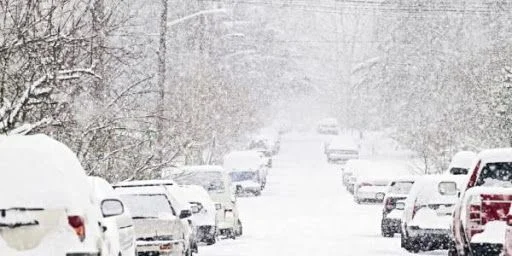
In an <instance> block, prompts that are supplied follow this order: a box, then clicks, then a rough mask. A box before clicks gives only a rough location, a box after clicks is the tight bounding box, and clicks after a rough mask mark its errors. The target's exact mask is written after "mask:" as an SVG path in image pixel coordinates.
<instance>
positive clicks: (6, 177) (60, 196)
mask: <svg viewBox="0 0 512 256" xmlns="http://www.w3.org/2000/svg"><path fill="white" fill-rule="evenodd" d="M0 170H2V178H1V179H0V193H1V194H2V195H9V196H3V197H2V200H0V208H10V207H13V206H18V207H20V206H30V207H43V208H47V207H52V208H61V207H65V208H68V209H70V208H71V209H76V210H77V211H80V209H84V207H87V202H90V200H89V196H90V186H89V184H88V183H87V176H86V174H85V171H84V169H83V168H82V166H81V164H80V162H79V160H78V158H77V157H76V155H75V153H73V151H71V149H69V148H68V147H67V146H66V145H64V144H63V143H61V142H58V141H56V140H54V139H52V138H50V137H48V136H46V135H29V136H23V135H11V136H0ZM63 191H73V193H65V192H63Z"/></svg>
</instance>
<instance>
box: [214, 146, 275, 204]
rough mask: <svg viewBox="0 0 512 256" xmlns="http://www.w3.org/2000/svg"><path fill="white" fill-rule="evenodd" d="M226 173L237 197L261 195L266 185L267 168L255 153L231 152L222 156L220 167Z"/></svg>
mask: <svg viewBox="0 0 512 256" xmlns="http://www.w3.org/2000/svg"><path fill="white" fill-rule="evenodd" d="M222 166H223V167H224V169H225V170H227V171H228V173H229V175H230V178H231V184H232V188H233V190H234V191H235V192H236V193H237V195H240V194H245V193H250V194H253V195H255V196H259V195H261V191H262V190H263V188H264V187H265V184H266V183H267V166H266V163H265V161H264V160H263V159H262V158H261V155H260V154H259V153H258V152H256V151H233V152H230V153H229V154H227V155H225V156H224V163H223V165H222Z"/></svg>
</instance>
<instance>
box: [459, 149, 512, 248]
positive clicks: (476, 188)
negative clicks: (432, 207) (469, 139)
mask: <svg viewBox="0 0 512 256" xmlns="http://www.w3.org/2000/svg"><path fill="white" fill-rule="evenodd" d="M471 170H472V171H471V172H470V175H469V181H468V182H467V186H466V188H465V189H464V190H463V194H462V196H461V200H460V203H459V204H458V207H457V208H456V209H455V212H454V214H453V224H452V229H451V230H452V237H453V243H452V245H453V247H452V248H450V251H449V252H450V255H463V254H466V255H467V254H468V253H470V252H471V253H472V254H473V255H483V254H482V253H485V255H499V254H500V253H501V251H502V248H503V243H504V237H505V229H506V224H505V222H506V221H507V213H508V212H509V210H510V208H511V206H512V187H511V183H512V148H502V149H489V150H484V151H482V152H480V153H479V154H478V156H477V158H476V160H475V163H474V165H473V167H472V168H471Z"/></svg>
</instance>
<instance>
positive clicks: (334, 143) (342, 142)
mask: <svg viewBox="0 0 512 256" xmlns="http://www.w3.org/2000/svg"><path fill="white" fill-rule="evenodd" d="M327 147H328V148H329V149H354V150H358V145H357V143H356V141H355V140H354V139H353V138H350V137H344V136H336V137H334V138H332V139H331V141H330V142H329V144H328V146H327Z"/></svg>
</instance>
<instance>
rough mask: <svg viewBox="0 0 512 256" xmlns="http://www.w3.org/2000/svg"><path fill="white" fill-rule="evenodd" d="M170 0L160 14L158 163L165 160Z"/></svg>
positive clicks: (157, 107)
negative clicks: (165, 107)
mask: <svg viewBox="0 0 512 256" xmlns="http://www.w3.org/2000/svg"><path fill="white" fill-rule="evenodd" d="M168 9H169V3H168V0H162V12H161V14H160V38H159V47H158V81H157V83H158V95H157V99H156V104H157V106H156V112H157V113H156V115H157V117H156V150H157V153H156V154H157V156H156V161H157V165H159V164H161V163H163V162H164V146H165V145H164V144H165V143H164V137H165V130H164V129H165V125H164V120H165V111H164V106H165V82H166V80H167V76H166V75H167V74H166V73H167V67H166V66H167V65H166V64H167V63H166V56H167V30H168V28H167V15H168Z"/></svg>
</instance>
